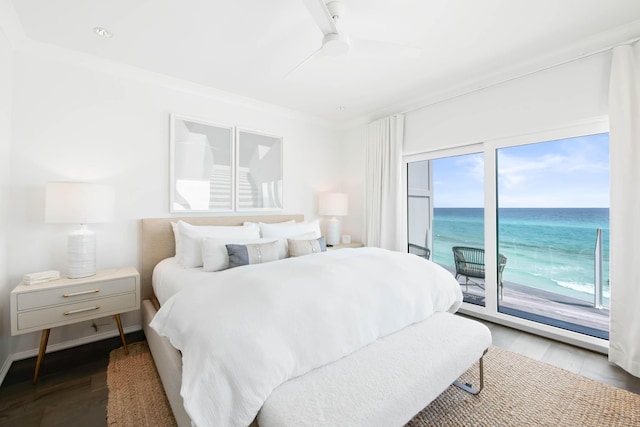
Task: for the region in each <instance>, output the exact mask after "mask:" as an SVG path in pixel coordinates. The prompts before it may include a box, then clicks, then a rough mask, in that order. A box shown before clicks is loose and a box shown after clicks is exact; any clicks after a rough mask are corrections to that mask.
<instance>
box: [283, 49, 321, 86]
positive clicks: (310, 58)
mask: <svg viewBox="0 0 640 427" xmlns="http://www.w3.org/2000/svg"><path fill="white" fill-rule="evenodd" d="M320 52H322V46H321V47H320V48H319V49H317V50H316V51H315V52H313V53H312V54H311V55H309V56H307V57H306V58H305V59H304V60H303V61H302V62H300V63H299V64H298V65H296V66H295V67H293V68H292V69H291V71H289V72H288V73H287V74H286V75H285V76H284V78H285V79H286V78H288V77H289V76H290V75H292V74H293V73H295V72H296V71H298V70H299V69H300V68H301V67H302V66H303V65H304V64H306V63H307V62H309V61H311V60H312V59H313V58H314V57H315V56H316V55H318V54H319V53H320Z"/></svg>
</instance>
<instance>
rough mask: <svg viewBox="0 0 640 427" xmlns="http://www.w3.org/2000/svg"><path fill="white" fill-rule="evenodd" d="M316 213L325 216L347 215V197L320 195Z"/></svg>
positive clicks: (342, 194) (331, 194)
mask: <svg viewBox="0 0 640 427" xmlns="http://www.w3.org/2000/svg"><path fill="white" fill-rule="evenodd" d="M318 213H319V214H320V215H327V216H345V215H347V214H348V213H349V196H348V195H347V194H345V193H320V198H319V200H318Z"/></svg>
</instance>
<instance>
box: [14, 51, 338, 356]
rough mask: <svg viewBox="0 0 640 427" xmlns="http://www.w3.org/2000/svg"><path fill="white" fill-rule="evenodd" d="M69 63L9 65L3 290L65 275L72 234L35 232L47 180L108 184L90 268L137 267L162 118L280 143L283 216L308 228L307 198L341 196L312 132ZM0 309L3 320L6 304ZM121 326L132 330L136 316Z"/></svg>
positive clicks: (263, 112) (18, 347) (319, 138)
mask: <svg viewBox="0 0 640 427" xmlns="http://www.w3.org/2000/svg"><path fill="white" fill-rule="evenodd" d="M62 56H63V57H65V55H62ZM67 56H70V57H73V56H74V55H67ZM78 58H80V59H81V60H80V61H79V62H78V61H75V60H69V59H68V58H66V57H65V58H63V59H57V58H56V55H52V54H50V53H46V52H45V53H42V52H40V51H37V52H36V51H29V52H16V54H15V57H14V80H13V89H14V101H13V118H12V125H13V142H12V150H13V153H12V155H11V170H12V173H11V179H10V182H11V193H10V202H11V211H10V212H9V217H10V223H11V228H10V229H9V230H8V231H7V234H8V242H9V247H10V248H11V251H10V252H9V254H8V265H9V268H8V274H5V276H7V275H8V278H9V282H10V285H9V287H10V288H13V286H15V285H16V284H17V283H18V282H19V281H20V278H21V276H22V275H23V274H25V273H28V272H33V271H40V270H47V269H59V270H62V271H64V270H65V269H66V236H67V234H68V233H69V232H70V231H71V230H72V229H73V226H67V225H63V224H45V223H44V187H45V184H46V183H47V182H48V181H56V180H79V181H95V182H100V183H107V184H112V185H114V186H115V188H116V219H115V221H114V222H113V223H110V224H97V225H95V226H92V229H93V230H95V231H96V233H97V239H98V268H110V267H117V266H124V265H134V266H137V267H138V268H139V267H140V266H139V236H138V234H139V232H138V221H139V219H140V218H143V217H162V216H169V212H168V205H169V200H168V197H169V114H170V113H177V114H180V115H186V116H191V117H199V118H203V119H206V120H209V121H215V122H221V123H226V124H230V125H237V126H242V127H245V128H249V129H254V130H259V131H264V132H267V133H270V134H276V135H282V136H283V137H284V205H285V208H284V212H285V213H302V214H305V216H306V217H307V218H314V217H316V216H317V194H318V192H320V191H325V190H327V189H332V188H337V187H339V186H340V185H341V182H342V176H341V174H340V168H341V163H340V162H339V161H336V159H339V158H340V156H339V152H340V151H339V149H340V147H339V143H340V133H339V132H337V131H335V130H332V129H331V128H329V127H326V126H325V125H322V124H321V123H319V122H318V121H315V120H311V119H309V118H305V117H303V116H302V115H300V114H297V113H295V114H294V113H292V112H286V111H283V110H281V109H278V108H275V107H269V106H265V105H262V104H252V103H251V102H247V101H246V100H243V99H240V98H238V99H237V100H236V99H234V96H232V95H228V94H227V95H224V96H223V98H224V100H223V99H221V98H220V97H218V96H213V95H211V93H210V91H209V92H208V91H202V92H198V91H197V90H194V88H193V87H192V86H190V85H185V86H184V88H182V87H181V86H180V84H176V82H175V81H174V80H171V81H169V80H167V83H166V84H164V83H163V78H161V77H158V76H157V75H151V74H149V75H148V81H149V82H146V81H144V78H145V73H142V72H140V71H139V70H138V71H135V72H133V71H132V72H130V73H129V72H127V69H126V68H124V67H122V68H120V67H111V66H108V64H107V65H106V66H105V67H104V68H105V70H104V71H103V70H101V69H100V67H96V66H95V64H93V63H92V61H91V60H87V61H83V60H82V57H81V56H78ZM78 64H79V65H78ZM207 93H208V94H207ZM2 306H3V307H2V308H3V309H5V310H8V301H6V300H3V303H2ZM123 321H124V323H125V326H127V325H129V326H131V325H136V324H137V323H139V320H138V317H137V313H136V314H135V315H134V314H132V313H129V314H128V315H126V316H123ZM99 323H108V325H107V326H104V327H102V328H101V330H100V332H104V330H112V329H114V328H115V325H114V324H113V321H112V320H111V319H104V320H103V321H101V322H99ZM90 325H91V322H87V323H82V324H79V325H72V326H69V327H64V328H54V329H53V330H52V331H51V338H50V345H54V346H55V344H56V343H58V342H63V341H69V340H73V339H77V338H79V337H84V336H89V335H92V334H93V329H92V328H91V327H90ZM5 329H6V328H5ZM4 335H6V331H4V332H3V336H4ZM38 339H39V336H38V334H27V335H21V336H18V337H15V338H14V339H13V343H14V351H15V352H22V351H25V350H32V349H35V348H36V347H37V345H38Z"/></svg>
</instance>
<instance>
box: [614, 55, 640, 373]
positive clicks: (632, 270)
mask: <svg viewBox="0 0 640 427" xmlns="http://www.w3.org/2000/svg"><path fill="white" fill-rule="evenodd" d="M609 120H610V147H611V148H610V150H611V211H610V223H611V256H610V260H611V264H610V268H611V313H610V317H611V327H610V337H609V360H610V361H611V362H613V363H615V364H617V365H620V367H622V368H623V369H624V370H626V371H628V372H630V373H631V374H633V375H635V376H640V310H639V309H638V305H639V304H640V266H639V264H638V261H639V260H640V193H639V191H640V190H639V187H640V43H636V44H635V45H623V46H618V47H616V48H615V49H614V51H613V59H612V64H611V81H610V86H609Z"/></svg>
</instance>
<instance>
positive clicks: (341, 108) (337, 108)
mask: <svg viewBox="0 0 640 427" xmlns="http://www.w3.org/2000/svg"><path fill="white" fill-rule="evenodd" d="M336 110H338V111H344V107H343V106H342V105H338V106H337V107H336Z"/></svg>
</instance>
